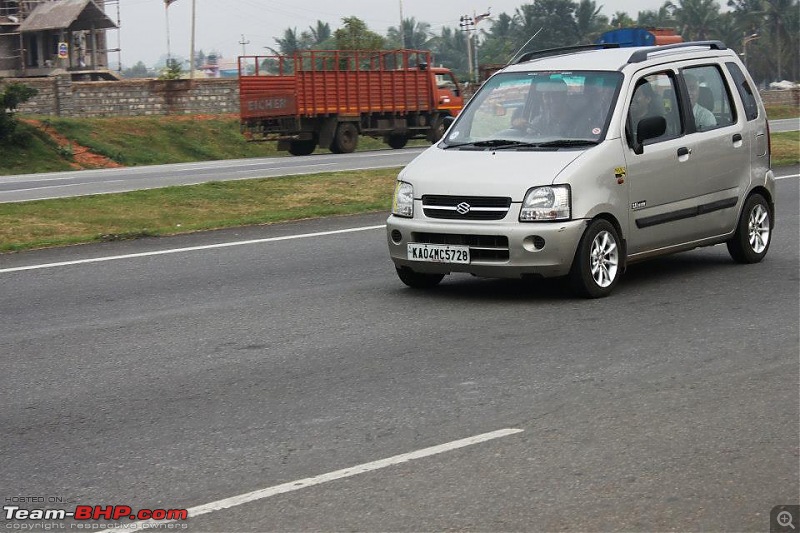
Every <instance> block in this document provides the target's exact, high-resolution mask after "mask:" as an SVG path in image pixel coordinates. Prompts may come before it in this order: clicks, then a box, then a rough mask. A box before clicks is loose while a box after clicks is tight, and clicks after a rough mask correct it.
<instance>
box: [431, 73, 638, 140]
mask: <svg viewBox="0 0 800 533" xmlns="http://www.w3.org/2000/svg"><path fill="white" fill-rule="evenodd" d="M621 82H622V74H620V73H619V72H592V71H585V72H574V71H572V72H509V73H500V74H497V75H495V76H493V77H491V78H489V80H488V81H487V82H486V83H485V84H484V85H483V87H481V90H480V91H478V93H476V94H475V96H474V97H473V99H472V100H471V101H470V103H469V105H468V106H467V107H466V108H465V109H464V110H463V111H462V112H461V115H460V116H459V118H458V120H457V121H456V123H455V124H454V125H453V126H452V128H450V131H449V132H448V135H447V137H446V138H445V140H444V141H445V145H446V146H447V147H458V146H462V147H467V146H469V147H471V148H481V147H484V148H485V149H486V148H490V147H491V148H494V149H498V148H505V149H530V148H536V147H549V148H560V147H585V146H590V145H593V144H596V143H598V142H599V141H600V140H601V139H602V136H603V135H605V131H606V128H607V126H608V122H609V114H610V112H611V109H613V103H614V102H615V100H616V97H617V94H618V92H619V87H620V84H621Z"/></svg>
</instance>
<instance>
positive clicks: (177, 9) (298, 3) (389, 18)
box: [106, 0, 664, 67]
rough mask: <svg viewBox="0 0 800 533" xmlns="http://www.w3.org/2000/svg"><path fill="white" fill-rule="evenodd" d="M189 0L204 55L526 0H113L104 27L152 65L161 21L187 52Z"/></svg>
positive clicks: (607, 8)
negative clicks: (291, 36) (355, 24)
mask: <svg viewBox="0 0 800 533" xmlns="http://www.w3.org/2000/svg"><path fill="white" fill-rule="evenodd" d="M107 1H108V0H107ZM193 1H194V3H195V6H196V17H195V23H196V28H195V49H196V50H198V51H199V50H202V51H203V52H205V53H206V54H208V53H209V52H212V51H216V52H218V53H220V54H221V55H222V56H223V57H226V58H235V57H236V56H238V55H242V54H243V52H244V53H246V54H247V55H260V54H264V55H266V54H269V51H268V50H266V47H268V46H272V47H275V46H276V45H275V38H276V37H281V36H282V35H283V32H284V30H286V28H296V29H297V30H298V32H302V31H304V30H307V29H308V27H309V26H314V25H316V22H317V20H321V21H323V22H327V23H329V24H330V26H331V29H332V30H336V28H338V27H339V26H340V25H341V19H342V18H343V17H349V16H356V17H358V18H360V19H361V20H363V21H365V22H366V23H367V26H368V27H369V29H371V30H372V31H375V32H377V33H380V34H382V35H385V33H386V30H387V29H388V28H389V27H390V26H397V25H398V24H399V22H400V9H401V7H402V10H403V17H404V18H410V17H414V18H416V19H417V20H418V21H424V22H428V23H429V24H430V25H431V29H432V30H433V32H434V33H437V34H438V33H439V32H440V31H441V28H442V27H445V26H449V27H452V28H457V27H458V23H459V20H458V19H459V17H461V16H462V15H470V16H472V15H475V14H481V13H484V12H486V10H487V8H490V12H491V13H492V14H493V15H498V14H500V13H503V12H505V13H507V14H509V15H513V14H514V11H515V9H516V8H517V7H519V6H520V5H522V4H526V3H531V1H525V0H485V1H484V2H483V3H481V4H477V3H475V2H474V1H473V2H464V0H295V1H292V0H173V2H172V4H171V5H170V7H169V8H168V9H166V8H165V7H164V0H119V1H118V2H116V3H115V2H109V4H108V5H107V6H106V12H107V13H108V14H109V16H110V17H111V18H112V19H114V20H116V16H117V13H116V10H117V5H118V6H119V16H120V18H119V20H120V29H119V31H118V32H116V31H115V32H110V33H109V45H110V47H111V48H116V47H117V45H118V44H119V47H120V48H121V49H122V51H121V53H120V59H121V62H122V65H123V66H126V67H129V66H132V65H134V64H135V63H137V62H138V61H142V62H143V63H144V64H145V65H147V66H153V65H154V64H155V63H156V62H157V61H158V60H159V58H161V57H162V56H163V55H165V54H166V53H167V35H168V32H167V27H169V50H170V52H171V54H172V55H173V56H175V57H182V58H188V57H189V55H190V53H189V50H190V44H191V26H192V3H193ZM596 1H597V5H598V6H602V13H603V14H604V15H606V16H608V17H609V18H611V16H612V15H613V14H614V13H615V12H617V11H626V12H627V13H628V14H629V15H631V17H633V18H636V14H637V13H638V12H639V11H642V10H647V9H658V8H659V7H661V6H662V5H663V4H664V0H596ZM167 20H169V24H167ZM489 27H490V24H489V22H488V21H484V22H481V23H479V24H478V29H488V28H489ZM117 40H118V42H117ZM242 42H244V43H245V44H244V45H243V44H241V43H242ZM109 60H110V62H111V63H112V64H114V63H116V61H117V54H111V56H110V57H109Z"/></svg>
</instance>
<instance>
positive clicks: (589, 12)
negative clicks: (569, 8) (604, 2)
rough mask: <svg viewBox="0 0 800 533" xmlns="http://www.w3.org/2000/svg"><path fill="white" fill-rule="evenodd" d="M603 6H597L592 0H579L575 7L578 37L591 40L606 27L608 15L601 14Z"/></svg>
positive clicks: (582, 40)
mask: <svg viewBox="0 0 800 533" xmlns="http://www.w3.org/2000/svg"><path fill="white" fill-rule="evenodd" d="M602 9H603V6H600V7H597V2H594V1H593V0H581V1H580V3H579V4H578V7H577V8H576V9H575V24H576V25H577V32H578V39H579V40H580V41H581V42H591V41H593V40H594V39H595V38H596V37H597V36H598V35H599V34H600V33H602V32H603V31H605V29H606V28H607V27H608V17H606V16H605V15H601V14H600V11H601V10H602Z"/></svg>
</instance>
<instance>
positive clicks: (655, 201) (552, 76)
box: [387, 41, 775, 297]
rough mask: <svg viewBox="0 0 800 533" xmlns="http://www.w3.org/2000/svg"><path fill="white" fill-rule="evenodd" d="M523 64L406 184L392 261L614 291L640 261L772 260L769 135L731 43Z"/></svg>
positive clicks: (491, 88)
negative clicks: (713, 252)
mask: <svg viewBox="0 0 800 533" xmlns="http://www.w3.org/2000/svg"><path fill="white" fill-rule="evenodd" d="M609 46H610V45H591V46H580V47H570V48H566V49H556V50H546V51H540V52H533V53H529V54H526V55H523V56H522V57H521V58H520V60H519V61H517V62H516V63H515V64H513V65H510V66H508V67H506V68H505V69H503V70H502V71H500V72H498V73H497V74H495V75H494V76H492V77H491V78H490V79H489V80H488V81H487V82H486V83H485V84H484V85H483V86H482V87H481V89H480V90H479V91H478V92H477V93H476V94H475V96H474V97H473V98H472V99H471V100H470V102H469V104H468V105H467V106H466V107H465V108H464V110H463V111H462V112H461V114H460V115H459V117H458V118H457V119H456V120H455V122H454V123H453V124H452V125H451V126H450V128H449V129H448V131H447V134H446V135H445V136H444V137H443V139H442V141H441V142H439V143H438V144H436V145H435V146H432V147H431V148H429V149H428V150H426V151H425V152H423V153H422V154H421V155H420V156H419V157H417V158H416V159H415V160H414V161H413V162H411V163H410V164H409V165H408V166H407V167H406V168H404V169H403V171H402V172H401V173H400V175H399V176H398V178H397V185H396V188H395V194H394V202H393V206H392V214H391V216H390V217H389V219H388V221H387V236H388V245H389V253H390V256H391V259H392V261H393V262H394V264H395V267H396V269H397V274H398V276H399V277H400V279H401V280H402V281H403V282H404V283H405V284H406V285H409V286H411V287H415V288H427V287H433V286H435V285H436V284H438V283H439V282H440V281H441V280H442V278H443V277H444V275H446V274H449V273H452V272H467V273H471V274H474V275H476V276H482V277H497V278H525V277H554V276H568V277H569V279H570V282H571V284H572V286H573V287H574V289H575V290H576V292H578V293H579V294H581V295H583V296H586V297H600V296H606V295H608V294H609V293H610V292H611V291H612V289H613V288H614V286H615V285H616V284H617V282H618V281H619V279H620V276H621V274H622V273H623V271H624V270H625V267H626V265H628V264H630V263H633V262H635V261H640V260H643V259H647V258H651V257H655V256H659V255H663V254H668V253H673V252H679V251H684V250H689V249H692V248H696V247H699V246H711V245H715V244H720V243H726V244H727V247H728V250H729V251H730V254H731V256H732V257H733V259H734V260H736V261H738V262H741V263H755V262H758V261H760V260H761V259H762V258H763V257H764V256H765V254H766V253H767V250H768V249H769V245H770V237H771V235H772V229H773V224H774V206H775V201H774V198H775V182H774V176H773V173H772V170H771V168H770V144H769V126H768V124H767V119H766V112H765V110H764V105H763V103H762V102H761V99H760V97H759V94H758V92H757V91H756V90H755V85H754V83H753V80H752V79H751V78H750V75H749V74H748V73H747V71H746V69H745V67H744V66H743V65H742V63H741V61H740V60H739V59H738V57H737V56H736V54H735V53H734V52H733V51H731V50H729V49H727V48H726V47H725V45H724V44H722V43H721V42H718V41H709V42H689V43H680V44H676V45H667V46H658V47H644V48H610V47H609Z"/></svg>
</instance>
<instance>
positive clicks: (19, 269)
mask: <svg viewBox="0 0 800 533" xmlns="http://www.w3.org/2000/svg"><path fill="white" fill-rule="evenodd" d="M385 227H386V226H385V225H384V224H381V225H379V226H362V227H359V228H347V229H339V230H332V231H319V232H316V233H302V234H299V235H285V236H283V237H269V238H266V239H252V240H248V241H234V242H222V243H218V244H206V245H203V246H189V247H186V248H171V249H168V250H156V251H152V252H141V253H137V254H125V255H111V256H108V257H94V258H92V259H76V260H75V261H61V262H59V263H43V264H40V265H28V266H22V267H14V268H3V269H0V274H7V273H9V272H22V271H24V270H39V269H43V268H56V267H63V266H70V265H85V264H87V263H102V262H105V261H116V260H120V259H135V258H138V257H150V256H154V255H167V254H179V253H184V252H194V251H198V250H214V249H216V248H230V247H232V246H246V245H248V244H263V243H268V242H279V241H289V240H292V239H308V238H311V237H324V236H327V235H339V234H342V233H355V232H357V231H370V230H376V229H384V228H385Z"/></svg>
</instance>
